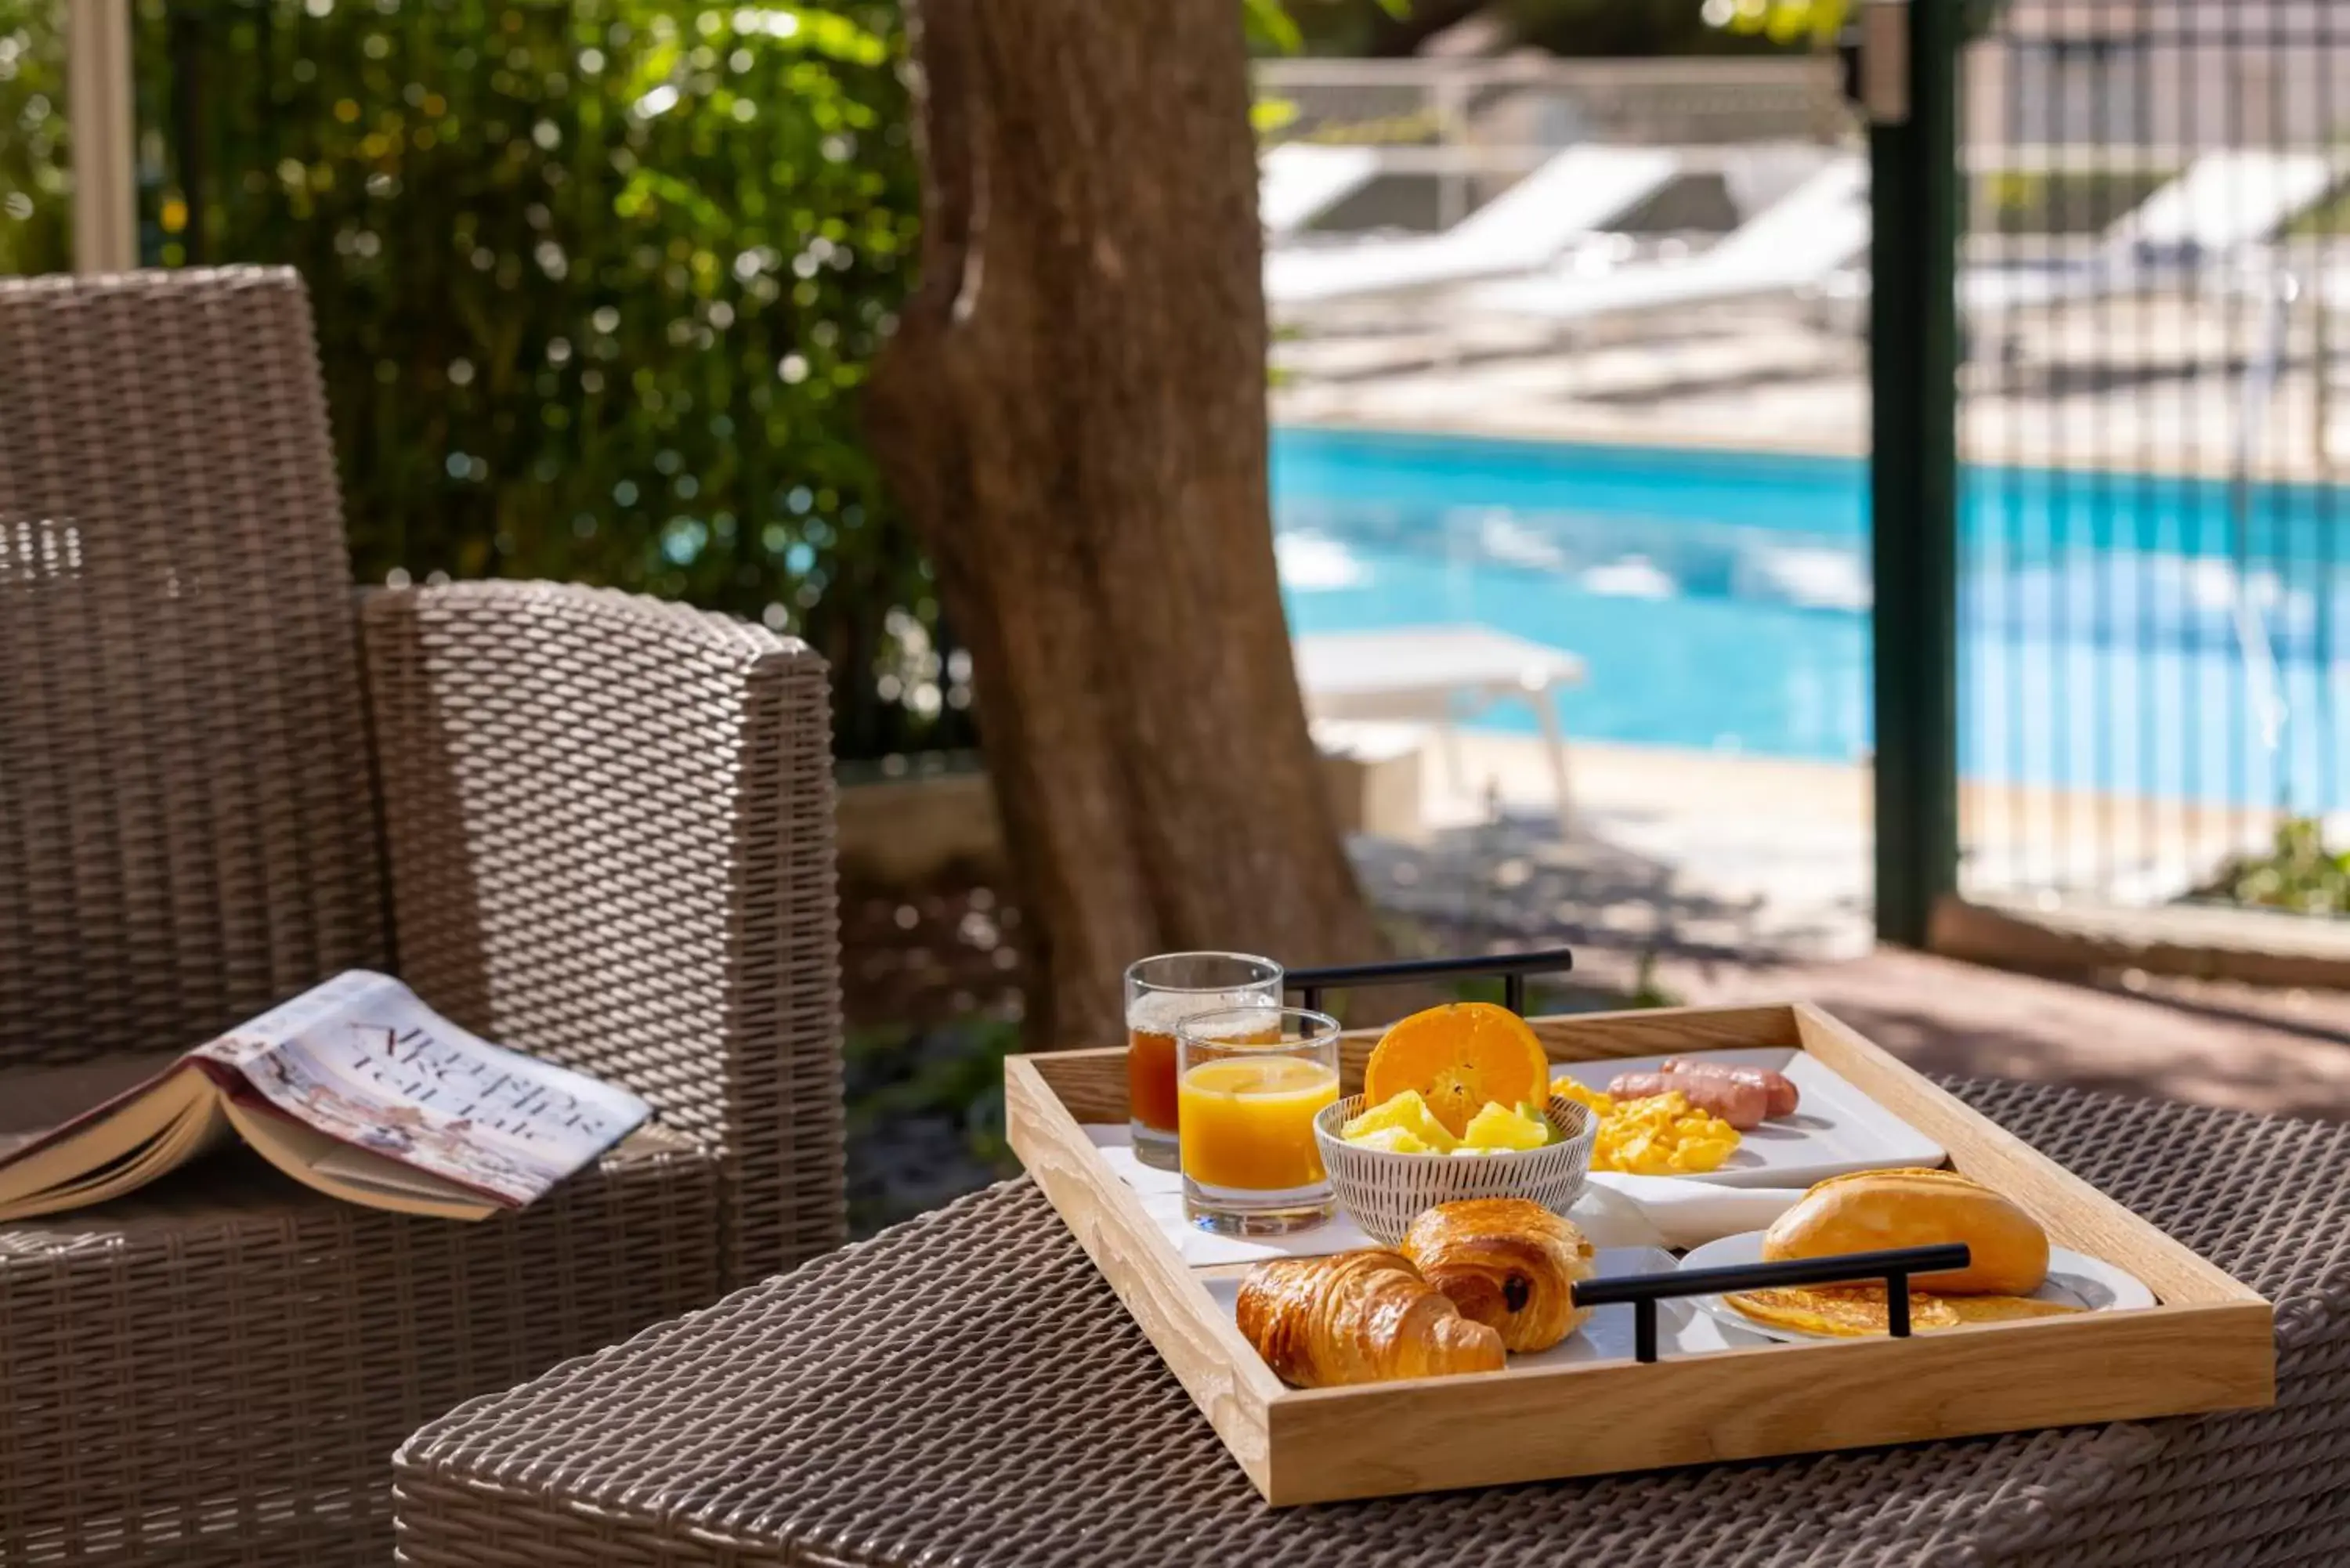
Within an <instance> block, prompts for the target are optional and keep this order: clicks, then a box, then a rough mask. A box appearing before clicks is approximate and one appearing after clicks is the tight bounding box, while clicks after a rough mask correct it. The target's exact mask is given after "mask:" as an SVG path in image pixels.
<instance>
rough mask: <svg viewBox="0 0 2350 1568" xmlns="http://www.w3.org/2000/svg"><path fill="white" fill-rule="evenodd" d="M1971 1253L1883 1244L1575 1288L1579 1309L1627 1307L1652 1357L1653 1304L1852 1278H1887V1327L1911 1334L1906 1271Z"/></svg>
mask: <svg viewBox="0 0 2350 1568" xmlns="http://www.w3.org/2000/svg"><path fill="white" fill-rule="evenodd" d="M1972 1260H1973V1254H1972V1253H1971V1252H1970V1251H1969V1250H1968V1248H1967V1245H1966V1243H1965V1242H1963V1241H1944V1242H1939V1243H1938V1244H1936V1245H1934V1246H1930V1247H1888V1248H1886V1249H1884V1250H1883V1251H1875V1252H1838V1253H1835V1254H1834V1255H1833V1256H1830V1257H1825V1258H1795V1259H1792V1260H1790V1261H1788V1262H1781V1263H1739V1264H1734V1265H1732V1266H1731V1267H1730V1268H1726V1269H1676V1270H1674V1271H1673V1272H1670V1273H1658V1274H1617V1275H1614V1276H1612V1277H1610V1278H1607V1279H1598V1280H1585V1281H1584V1282H1582V1283H1580V1284H1578V1285H1576V1286H1575V1305H1577V1306H1615V1305H1618V1304H1621V1303H1630V1304H1631V1308H1632V1354H1633V1356H1634V1358H1635V1359H1637V1360H1640V1361H1654V1360H1656V1359H1657V1303H1659V1302H1660V1301H1669V1300H1670V1299H1672V1298H1673V1297H1676V1296H1711V1295H1718V1294H1720V1293H1722V1292H1724V1291H1767V1290H1778V1289H1782V1288H1783V1287H1785V1286H1789V1285H1840V1284H1849V1283H1851V1282H1854V1281H1856V1280H1883V1281H1884V1282H1885V1330H1886V1332H1887V1334H1891V1335H1892V1336H1893V1337H1894V1338H1896V1339H1907V1338H1908V1337H1909V1276H1910V1275H1912V1274H1939V1273H1944V1272H1949V1271H1950V1270H1953V1269H1963V1268H1965V1267H1966V1266H1967V1265H1968V1263H1969V1262H1972Z"/></svg>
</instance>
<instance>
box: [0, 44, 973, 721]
mask: <svg viewBox="0 0 2350 1568" xmlns="http://www.w3.org/2000/svg"><path fill="white" fill-rule="evenodd" d="M137 16H138V18H139V20H138V26H139V35H138V38H137V45H136V60H137V71H138V115H139V130H140V137H139V146H140V220H141V229H142V246H141V248H142V250H143V252H144V259H145V260H146V261H147V262H149V263H150V264H161V265H184V264H194V263H200V262H204V261H213V260H233V261H239V262H279V263H286V264H289V265H294V266H296V267H297V268H299V269H300V271H301V273H302V275H303V276H304V277H305V278H306V279H307V281H308V284H309V286H310V291H311V294H312V297H313V302H314V308H315V312H316V315H317V322H318V331H319V337H320V343H319V348H320V354H321V358H322V359H323V361H324V364H325V368H326V374H327V382H328V401H329V404H330V406H331V408H332V410H333V416H334V421H335V435H336V442H337V446H338V455H339V459H340V462H341V467H342V480H343V492H344V497H345V505H346V507H347V510H348V518H349V524H350V537H351V547H352V553H353V556H354V561H355V565H356V566H357V568H358V570H359V573H360V575H361V576H362V577H363V578H366V579H368V580H382V579H383V578H384V577H386V576H389V575H391V574H394V573H396V572H406V573H409V574H411V575H412V576H417V577H423V576H427V575H428V574H430V573H432V572H436V571H438V572H446V573H448V574H449V575H451V576H548V577H559V578H568V579H577V580H584V581H592V582H600V583H609V584H614V585H618V586H621V587H631V588H639V589H644V590H647V591H650V592H653V593H657V594H660V595H663V596H667V597H681V598H686V599H690V600H692V601H693V602H696V603H699V604H702V605H706V606H709V607H715V608H721V609H725V610H730V611H733V612H734V613H736V614H740V615H743V616H746V617H750V618H758V619H764V621H765V622H766V624H768V625H769V626H771V627H773V628H776V629H777V630H779V631H782V630H788V631H791V632H794V633H796V634H798V635H801V636H804V637H806V639H808V640H809V641H810V642H812V643H814V644H815V645H816V647H817V648H818V649H821V650H822V651H823V652H824V653H825V655H826V656H827V659H830V661H831V662H832V665H833V668H834V670H836V672H837V680H838V682H839V691H838V692H837V697H838V700H839V736H838V739H839V747H840V751H841V753H842V754H843V755H844V756H850V757H861V756H871V755H875V754H879V753H886V752H892V751H899V750H905V749H910V748H917V747H927V746H938V745H953V744H958V743H963V742H965V741H966V740H967V737H968V724H967V720H966V719H965V717H964V715H965V711H966V710H965V706H964V705H965V702H966V700H967V697H968V668H967V664H966V662H965V661H964V659H962V656H961V655H960V654H958V653H956V652H955V651H954V649H952V648H951V647H950V646H947V644H946V639H944V637H943V635H942V632H941V628H940V626H939V621H938V612H937V605H936V601H935V599H934V597H933V596H932V594H931V585H930V580H929V574H928V568H927V567H926V566H925V565H924V564H923V561H922V557H921V554H920V551H919V550H918V549H917V548H916V547H915V545H914V544H913V542H912V540H911V539H910V537H909V536H908V535H907V533H906V531H905V529H904V526H903V525H902V524H901V523H900V521H899V518H898V517H897V516H896V514H893V513H892V512H891V511H890V510H889V506H888V504H887V502H886V500H885V499H884V497H883V496H882V495H881V493H880V492H879V487H878V483H877V481H876V477H875V473H874V470H873V465H872V463H871V462H870V460H869V459H868V457H867V455H866V452H865V450H864V445H863V442H862V441H861V439H860V436H859V432H858V423H857V419H858V415H857V407H856V400H857V393H858V387H859V386H860V384H861V383H862V381H863V380H864V378H865V375H866V373H867V369H868V366H869V364H870V362H871V360H872V358H873V357H874V356H875V354H876V353H877V352H878V351H879V345H880V342H881V340H882V338H883V337H884V336H885V335H886V333H887V331H888V329H889V324H890V319H891V312H892V311H893V310H894V309H895V308H896V306H897V304H898V301H899V298H900V297H901V296H903V294H904V292H905V290H906V288H907V286H908V284H909V282H910V277H909V273H910V266H911V264H912V257H913V253H914V244H915V237H916V227H917V207H918V189H917V185H916V178H915V170H914V161H913V150H912V147H911V144H910V134H909V131H908V129H907V121H906V114H905V108H904V89H903V88H902V86H901V85H900V83H899V78H898V76H897V72H896V67H897V58H898V56H899V51H900V46H901V40H900V38H899V26H900V22H899V11H898V8H897V6H896V5H889V4H875V3H871V0H837V3H831V4H827V3H818V4H796V5H755V6H752V5H744V6H738V7H725V6H712V5H683V4H677V3H674V0H559V3H556V0H540V3H536V4H509V3H504V0H204V3H203V4H188V3H177V0H175V3H172V4H168V5H167V4H165V3H164V0H138V3H137ZM61 17H62V8H61V4H60V0H0V127H5V129H6V131H7V132H8V133H7V134H5V135H0V192H5V195H0V272H39V271H48V270H56V269H60V268H63V267H65V266H66V265H68V264H69V259H70V223H69V214H68V204H69V200H70V191H69V187H68V180H67V177H66V175H65V174H64V172H63V171H62V169H61V168H60V158H61V155H62V143H63V140H64V122H63V111H62V106H61V104H60V102H59V99H60V98H61V94H60V92H59V90H58V84H59V78H60V77H61V75H62V68H63V62H62V44H63V40H62V32H63V29H62V26H61V25H60V22H61Z"/></svg>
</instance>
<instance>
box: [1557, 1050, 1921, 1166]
mask: <svg viewBox="0 0 2350 1568" xmlns="http://www.w3.org/2000/svg"><path fill="white" fill-rule="evenodd" d="M1702 1059H1703V1060H1705V1061H1708V1062H1719V1063H1721V1064H1723V1065H1725V1066H1738V1067H1768V1068H1770V1069H1771V1070H1772V1071H1773V1072H1776V1073H1784V1074H1785V1075H1787V1076H1788V1078H1789V1079H1790V1080H1792V1081H1793V1082H1794V1085H1795V1089H1796V1093H1797V1094H1798V1096H1800V1098H1799V1100H1798V1102H1797V1104H1796V1106H1795V1114H1794V1116H1783V1117H1781V1118H1779V1119H1778V1120H1775V1121H1767V1122H1764V1123H1763V1125H1762V1126H1761V1127H1754V1128H1752V1129H1751V1130H1750V1131H1747V1132H1742V1133H1741V1134H1739V1135H1738V1148H1737V1151H1736V1152H1735V1153H1733V1154H1731V1157H1730V1158H1729V1159H1728V1160H1726V1161H1724V1162H1723V1164H1722V1167H1721V1169H1720V1170H1716V1171H1712V1172H1710V1173H1708V1174H1706V1175H1704V1176H1690V1177H1684V1178H1682V1179H1683V1180H1685V1181H1712V1182H1719V1183H1721V1185H1723V1186H1726V1187H1809V1186H1810V1185H1811V1184H1812V1183H1814V1182H1815V1181H1825V1180H1826V1179H1828V1178H1829V1177H1831V1176H1843V1175H1845V1174H1846V1173H1847V1172H1850V1171H1855V1170H1887V1169H1891V1168H1895V1167H1898V1166H1907V1165H1916V1166H1924V1167H1927V1168H1933V1167H1936V1166H1939V1165H1940V1164H1941V1163H1942V1162H1943V1161H1944V1160H1945V1159H1946V1158H1949V1156H1948V1155H1947V1154H1946V1153H1945V1152H1944V1151H1943V1148H1942V1146H1941V1145H1939V1144H1938V1143H1936V1142H1935V1141H1934V1140H1933V1139H1932V1138H1929V1137H1927V1136H1926V1135H1925V1134H1924V1133H1921V1132H1919V1131H1918V1129H1917V1128H1915V1127H1911V1126H1910V1125H1909V1124H1908V1122H1905V1121H1903V1120H1902V1119H1901V1118H1900V1117H1899V1116H1895V1115H1894V1114H1893V1113H1892V1112H1891V1111H1888V1110H1887V1109H1886V1108H1885V1107H1884V1106H1880V1105H1878V1104H1877V1102H1876V1101H1875V1100H1872V1099H1870V1098H1869V1097H1868V1096H1866V1095H1864V1094H1862V1093H1861V1092H1860V1091H1859V1090H1858V1089H1856V1088H1854V1087H1853V1086H1852V1085H1850V1084H1848V1083H1846V1081H1845V1080H1844V1079H1842V1078H1840V1077H1838V1076H1836V1075H1835V1073H1833V1072H1830V1071H1829V1070H1828V1069H1827V1068H1826V1067H1825V1065H1823V1064H1821V1063H1820V1061H1819V1059H1818V1058H1817V1057H1815V1056H1813V1055H1811V1054H1809V1053H1807V1052H1804V1051H1798V1050H1795V1049H1794V1048H1793V1047H1790V1046H1784V1045H1768V1046H1762V1047H1758V1048H1754V1049H1750V1050H1739V1051H1708V1052H1705V1053H1704V1054H1703V1056H1702ZM1665 1060H1666V1059H1665V1058H1664V1057H1662V1056H1636V1057H1632V1058H1630V1059H1628V1060H1626V1061H1617V1062H1555V1063H1553V1064H1551V1066H1552V1072H1551V1077H1552V1079H1553V1081H1554V1082H1555V1081H1556V1080H1557V1079H1560V1078H1573V1079H1575V1081H1576V1082H1577V1083H1580V1084H1583V1085H1586V1086H1587V1087H1589V1088H1594V1089H1599V1090H1603V1091H1604V1090H1605V1089H1606V1088H1607V1083H1608V1080H1609V1079H1611V1078H1613V1077H1615V1076H1616V1075H1617V1074H1618V1073H1653V1072H1655V1071H1656V1070H1657V1069H1658V1068H1659V1066H1661V1065H1662V1064H1664V1062H1665Z"/></svg>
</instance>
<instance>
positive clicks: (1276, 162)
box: [1256, 141, 1379, 239]
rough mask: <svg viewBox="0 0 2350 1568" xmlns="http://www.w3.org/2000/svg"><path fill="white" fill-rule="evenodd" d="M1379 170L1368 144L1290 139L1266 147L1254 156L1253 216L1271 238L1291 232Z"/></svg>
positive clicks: (1315, 216)
mask: <svg viewBox="0 0 2350 1568" xmlns="http://www.w3.org/2000/svg"><path fill="white" fill-rule="evenodd" d="M1378 172H1379V155H1378V152H1377V151H1375V150H1373V149H1371V148H1368V147H1321V146H1317V145H1315V143H1313V142H1310V141H1291V142H1284V144H1282V145H1281V146H1279V147H1274V148H1269V149H1267V150H1266V151H1265V154H1264V156H1263V157H1262V158H1260V159H1258V160H1257V184H1256V215H1257V221H1258V222H1259V223H1263V225H1264V232H1265V233H1266V234H1268V235H1270V236H1272V237H1273V238H1275V239H1279V238H1280V237H1281V236H1283V235H1284V234H1295V233H1296V232H1297V231H1298V230H1300V229H1302V228H1304V227H1305V225H1306V224H1308V223H1312V222H1313V221H1314V220H1315V219H1316V218H1318V217H1320V216H1321V215H1322V214H1323V213H1326V212H1328V211H1329V210H1330V209H1331V208H1333V207H1335V206H1336V205H1337V204H1338V203H1339V202H1343V201H1345V200H1346V199H1347V197H1349V196H1351V195H1353V194H1354V193H1355V192H1357V191H1359V190H1361V189H1362V188H1363V187H1364V186H1366V185H1367V184H1369V183H1370V182H1372V181H1373V180H1374V179H1376V178H1377V177H1378Z"/></svg>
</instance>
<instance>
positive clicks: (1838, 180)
mask: <svg viewBox="0 0 2350 1568" xmlns="http://www.w3.org/2000/svg"><path fill="white" fill-rule="evenodd" d="M1867 248H1868V165H1867V164H1866V162H1865V161H1862V160H1860V159H1858V158H1852V157H1839V158H1836V159H1834V160H1832V161H1829V162H1828V163H1827V164H1825V166H1823V167H1822V168H1821V169H1820V170H1819V171H1818V172H1817V173H1814V174H1813V175H1812V176H1811V177H1810V178H1809V179H1806V180H1804V182H1802V183H1801V184H1799V185H1797V186H1796V187H1795V188H1794V190H1793V191H1790V192H1787V194H1785V195H1784V196H1782V197H1781V198H1780V199H1779V200H1778V201H1776V202H1773V203H1772V204H1771V205H1770V206H1768V207H1766V208H1764V209H1763V211H1762V212H1761V213H1756V214H1755V215H1754V216H1753V217H1752V218H1751V219H1749V220H1748V221H1747V222H1746V223H1742V224H1740V225H1739V226H1738V227H1737V228H1736V229H1734V230H1732V231H1731V233H1730V234H1727V235H1725V236H1724V237H1723V238H1722V239H1721V240H1720V241H1719V242H1717V243H1716V244H1713V245H1712V246H1711V247H1710V248H1708V249H1706V250H1703V251H1700V252H1699V253H1698V254H1695V255H1693V256H1691V257H1690V258H1689V259H1688V260H1686V261H1679V262H1649V263H1644V264H1640V265H1633V266H1627V267H1624V268H1622V269H1620V270H1618V271H1616V272H1612V273H1601V274H1598V275H1588V274H1579V273H1559V274H1553V275H1545V276H1539V277H1529V278H1521V279H1514V280H1513V281H1510V282H1507V283H1491V284H1484V285H1481V286H1477V287H1474V288H1470V289H1464V290H1462V291H1461V295H1460V296H1459V297H1460V303H1461V306H1463V307H1464V308H1467V309H1471V310H1477V311H1489V312H1492V313H1493V314H1496V315H1507V316H1519V317H1536V318H1539V319H1543V320H1548V321H1562V322H1563V321H1580V320H1584V319H1586V318H1588V317H1596V316H1604V315H1610V314H1614V313H1617V312H1627V311H1636V310H1653V309H1659V308H1664V307H1667V306H1679V305H1693V304H1709V303H1712V302H1714V301H1718V300H1729V299H1738V298H1742V297H1746V296H1752V295H1757V294H1775V293H1781V292H1785V291H1790V290H1794V289H1797V288H1800V287H1803V286H1804V285H1806V284H1813V283H1818V282H1822V281H1824V280H1825V279H1826V278H1827V277H1829V276H1831V275H1834V274H1835V272H1837V271H1838V270H1839V269H1841V268H1843V267H1846V266H1848V265H1851V263H1852V261H1853V260H1854V258H1856V256H1858V255H1859V254H1861V253H1862V252H1863V251H1865V250H1866V249H1867Z"/></svg>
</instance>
